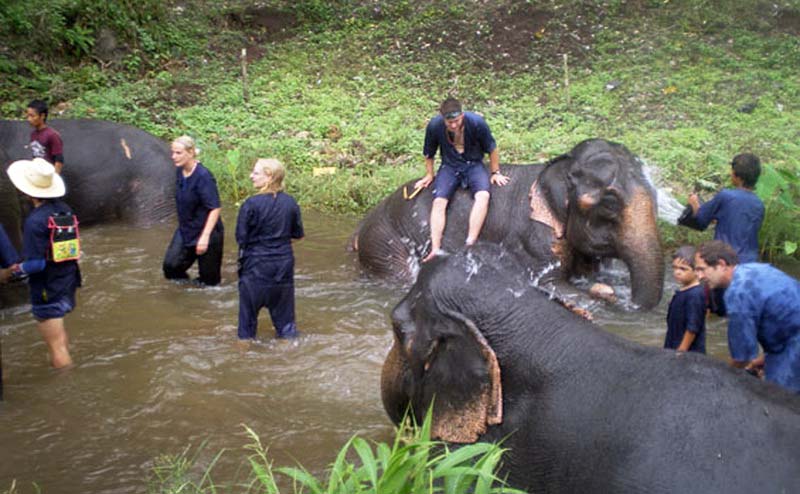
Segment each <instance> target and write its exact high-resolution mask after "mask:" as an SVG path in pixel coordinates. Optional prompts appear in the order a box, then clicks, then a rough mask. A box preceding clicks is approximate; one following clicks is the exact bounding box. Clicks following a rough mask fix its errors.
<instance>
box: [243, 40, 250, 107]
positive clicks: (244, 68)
mask: <svg viewBox="0 0 800 494" xmlns="http://www.w3.org/2000/svg"><path fill="white" fill-rule="evenodd" d="M242 98H243V99H244V102H245V103H247V102H249V101H250V95H249V94H248V93H247V48H242Z"/></svg>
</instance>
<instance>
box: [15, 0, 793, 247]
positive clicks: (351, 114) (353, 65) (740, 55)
mask: <svg viewBox="0 0 800 494" xmlns="http://www.w3.org/2000/svg"><path fill="white" fill-rule="evenodd" d="M44 1H45V3H46V4H48V5H53V6H58V5H62V6H63V5H66V4H70V5H71V7H70V8H69V9H66V7H64V8H60V9H59V8H53V9H50V10H48V11H47V14H41V13H39V14H34V13H32V11H31V12H29V11H28V9H25V8H23V2H22V1H21V0H11V1H10V2H6V3H5V4H4V5H3V6H0V15H2V16H3V19H4V20H7V21H8V22H6V23H4V24H3V26H5V27H0V31H2V30H5V31H2V32H3V33H12V32H13V33H17V35H16V36H19V33H22V32H32V30H34V29H35V26H36V25H37V24H36V23H37V22H38V21H37V19H38V18H37V15H39V16H41V15H47V16H61V17H63V18H64V20H63V21H61V25H64V26H67V27H69V28H75V29H77V31H75V32H73V33H72V34H71V35H73V36H77V38H80V34H81V33H83V34H84V35H86V33H88V32H89V30H93V31H92V32H94V33H97V30H98V28H99V26H100V25H101V24H102V22H101V21H100V20H101V19H104V16H107V15H108V13H109V12H115V11H117V10H119V11H125V12H127V13H126V14H125V16H127V17H125V16H123V17H121V18H120V19H112V20H109V21H108V22H107V23H106V24H108V25H110V26H112V28H113V29H114V30H115V32H117V35H118V37H119V38H120V39H122V40H126V43H127V45H126V46H128V48H129V50H128V51H126V52H125V53H124V54H123V56H122V58H121V59H120V60H119V61H118V62H117V63H116V65H115V66H114V67H115V70H107V69H106V68H104V67H99V66H98V65H95V64H93V63H87V61H86V60H85V58H84V61H83V62H82V63H80V64H77V65H73V66H72V67H64V66H59V67H58V70H54V71H51V70H49V69H48V68H47V67H46V66H43V65H42V64H38V63H34V62H32V61H30V60H25V59H24V58H16V57H11V56H10V55H8V54H4V53H0V73H3V75H4V76H5V75H8V77H7V78H6V77H4V80H5V81H8V82H7V83H0V100H2V101H4V103H3V104H2V105H0V111H2V112H3V115H5V116H13V117H15V118H17V116H18V115H19V112H20V111H21V110H22V109H23V105H24V104H25V103H26V101H27V99H29V97H30V96H31V95H33V94H36V95H40V94H49V95H50V96H51V97H52V98H53V99H64V100H69V102H70V103H71V105H72V106H71V109H70V110H69V112H68V114H67V116H73V117H77V116H88V117H93V118H107V119H111V120H116V121H121V122H126V123H130V124H133V125H136V126H139V127H142V128H144V129H146V130H149V131H151V132H153V133H155V134H156V135H159V136H161V137H164V138H166V139H171V138H173V137H174V136H176V135H180V134H182V133H188V134H190V135H192V136H194V137H195V138H197V139H198V141H200V142H202V143H203V147H204V151H205V153H204V156H203V160H204V163H205V164H206V165H208V166H209V167H210V168H211V169H212V170H213V171H214V172H215V173H217V176H218V177H219V183H220V187H221V189H223V195H224V196H225V197H226V198H227V199H228V200H232V201H240V200H242V199H243V198H244V197H246V196H247V195H249V194H250V191H251V185H250V183H249V180H248V179H247V177H248V175H249V170H250V167H251V166H252V163H253V161H254V160H255V158H257V157H260V156H265V157H266V156H272V157H276V158H278V159H280V160H282V161H283V162H284V163H285V164H286V165H287V167H288V171H289V174H288V184H289V185H288V187H289V191H290V192H291V193H293V194H295V195H296V196H297V197H298V199H300V201H301V204H302V205H303V206H304V207H307V206H310V207H315V208H318V209H325V210H329V211H343V212H352V213H357V214H361V213H363V212H364V211H365V210H366V209H368V208H369V207H371V206H373V205H374V204H375V203H377V201H378V200H379V199H380V198H381V197H382V196H383V195H384V194H386V193H387V192H389V191H391V190H393V189H394V188H395V187H397V186H398V185H399V184H401V183H402V182H404V181H405V180H408V179H410V178H414V177H417V176H420V175H421V174H422V173H423V161H422V158H421V156H420V151H421V146H422V138H423V131H424V126H425V123H426V121H427V119H428V118H430V117H431V116H432V115H434V114H435V113H436V108H437V106H438V103H439V101H440V100H441V99H442V98H443V96H444V95H446V94H454V95H456V96H458V97H459V98H460V99H461V100H462V101H463V102H464V104H465V106H466V108H467V109H470V110H475V111H478V112H480V113H482V114H483V115H484V116H485V117H486V119H487V121H488V123H489V124H490V126H491V127H492V131H493V133H494V135H495V138H496V140H497V142H498V145H499V148H500V152H501V159H502V161H503V162H517V163H532V162H539V161H542V160H544V159H547V158H550V157H553V156H555V155H558V154H560V153H563V152H565V151H567V150H569V149H570V148H571V147H572V146H573V145H574V144H576V143H577V142H578V141H579V140H581V139H584V138H588V137H595V136H600V137H605V138H608V139H611V140H615V141H618V142H621V143H623V144H625V145H627V146H628V147H629V148H630V149H631V150H632V151H633V152H635V153H636V154H638V155H640V156H641V157H643V158H644V159H645V160H646V161H647V162H648V163H650V164H651V165H652V166H655V167H657V168H659V169H660V170H661V173H660V175H661V177H663V179H664V181H665V182H666V184H667V185H669V186H670V187H672V188H673V189H674V190H682V191H689V190H691V189H692V188H693V187H694V185H695V183H697V182H698V181H705V182H710V183H712V184H714V185H716V186H717V187H722V186H724V185H726V181H727V175H728V171H727V164H728V163H729V161H730V158H731V157H732V156H733V155H735V154H737V153H739V152H743V151H750V152H754V153H756V154H758V155H759V156H760V157H761V159H762V162H764V163H767V164H768V166H769V167H772V168H774V169H775V170H776V171H779V173H780V176H781V177H783V180H785V181H786V184H784V185H783V186H782V187H783V189H782V190H790V191H793V190H796V184H797V181H798V178H797V176H798V175H797V174H798V172H797V170H798V168H797V166H798V165H797V161H796V157H797V156H800V140H798V139H797V135H796V124H795V122H797V121H798V120H800V107H798V105H797V104H796V102H797V101H799V100H800V80H798V78H797V77H796V75H797V74H796V67H798V66H800V38H798V37H797V36H793V35H791V34H786V33H784V31H781V30H780V29H779V27H778V26H777V25H776V20H775V19H776V15H775V12H773V11H772V10H770V11H769V12H766V11H764V9H762V8H761V6H760V4H758V3H752V2H747V1H745V0H704V1H702V2H691V1H689V0H671V1H669V2H663V1H636V2H623V1H607V2H602V3H599V2H586V1H584V0H550V1H548V2H539V3H525V4H524V5H523V4H521V3H520V2H515V1H512V0H500V1H499V2H495V3H494V4H491V5H488V4H487V5H485V6H483V8H484V10H486V11H487V12H486V14H487V16H490V17H491V16H494V17H495V18H497V19H498V21H497V22H496V23H493V25H492V26H486V25H485V22H484V21H482V20H480V19H477V18H475V17H474V15H473V13H472V10H471V9H469V8H467V6H465V5H461V4H453V3H452V2H444V1H443V0H431V1H427V2H416V3H415V2H408V1H403V0H377V1H370V2H366V1H363V0H336V1H333V2H321V1H319V0H300V1H297V2H291V1H288V0H275V1H272V2H267V3H266V4H264V8H265V9H266V10H265V11H264V12H262V14H263V15H267V16H268V15H269V13H270V12H273V11H274V12H279V13H284V14H286V13H288V14H291V15H293V16H294V19H295V20H296V24H295V28H294V30H293V31H290V34H291V33H293V34H294V36H289V37H288V38H287V39H281V40H279V41H272V40H270V39H269V38H265V36H267V35H268V34H270V32H272V31H271V28H264V27H260V26H253V27H251V28H248V27H244V28H242V29H244V31H232V30H230V29H229V28H230V26H229V25H227V24H225V22H224V19H226V16H227V15H228V14H235V13H237V12H238V13H242V12H244V9H246V8H248V7H250V8H253V4H252V3H251V2H245V1H232V2H226V3H224V4H213V5H212V4H207V3H203V2H200V3H192V2H190V3H189V4H186V5H185V6H184V5H183V4H181V6H182V7H184V8H171V7H170V4H161V3H159V4H158V5H155V3H158V2H155V0H147V1H146V2H144V3H142V4H141V5H142V6H141V7H139V6H138V4H137V6H135V7H132V8H131V9H129V11H128V10H125V9H118V8H115V6H118V5H119V2H122V1H123V0H115V1H113V2H110V3H108V4H103V5H100V4H99V3H98V2H95V1H93V0H81V1H75V0H70V1H68V0H44ZM151 4H153V5H151ZM148 6H151V7H153V8H152V9H149V8H148ZM259 8H260V7H259ZM770 8H771V9H773V10H775V9H790V10H789V12H792V10H791V9H794V11H795V12H796V11H797V10H798V9H800V5H798V4H797V2H796V1H795V0H793V1H791V2H785V1H784V2H778V3H776V4H775V5H774V6H772V7H770ZM67 10H69V11H70V12H73V13H77V14H79V15H75V16H71V17H70V16H67V15H65V12H66V11H67ZM536 12H542V13H546V14H547V15H548V16H549V17H547V19H546V23H545V24H544V28H545V29H544V31H542V32H541V33H538V35H537V36H533V35H532V34H531V36H530V39H517V40H515V42H514V45H513V46H514V47H515V48H514V49H516V50H517V51H518V53H516V55H517V56H519V55H520V54H521V55H524V56H523V57H521V58H519V60H522V61H531V60H536V64H535V65H532V66H529V65H521V66H520V65H519V63H523V62H518V63H517V64H516V65H514V64H512V65H509V66H506V67H504V68H497V67H493V66H491V65H490V64H487V59H491V58H492V57H493V56H495V55H497V53H496V52H497V51H498V50H500V48H497V47H498V46H499V44H492V43H497V42H499V41H501V38H502V36H504V35H507V34H508V33H513V32H514V31H515V29H517V30H518V29H520V28H523V27H524V26H522V25H520V26H516V25H515V24H514V23H515V22H516V21H517V17H522V18H523V19H527V18H525V17H524V16H528V15H530V16H532V15H533V14H535V13H536ZM575 12H579V13H580V14H581V15H580V16H576V15H574V13H575ZM89 17H91V19H89ZM525 22H528V21H527V20H526V21H525ZM531 22H533V21H531ZM580 22H584V24H580ZM503 23H505V24H503ZM122 24H124V25H125V27H124V29H123V28H122ZM501 24H503V25H505V27H507V28H508V29H505V28H503V29H501V28H500V25H501ZM559 26H568V27H569V28H570V29H571V31H568V32H558V31H556V30H557V29H559ZM81 29H82V30H83V31H81ZM237 29H238V28H237ZM26 30H27V31H26ZM476 31H481V33H482V34H481V35H478V34H476ZM589 32H591V36H589V35H588V33H589ZM120 33H122V34H120ZM542 33H543V34H542ZM556 33H557V34H556ZM488 35H492V36H495V38H493V39H494V41H493V42H492V43H488V44H485V43H484V40H483V39H482V36H488ZM573 35H575V36H578V37H579V38H580V43H578V44H576V42H574V41H573V40H574V39H575V38H574V37H573ZM48 36H50V38H48ZM52 36H60V37H61V38H60V39H59V40H58V41H55V42H52V41H53V38H52ZM63 36H64V31H63V30H60V31H59V32H58V33H51V34H47V36H44V37H43V40H47V39H49V40H50V41H48V43H49V45H48V46H50V47H62V48H65V49H67V51H69V50H70V49H72V50H73V53H72V54H69V53H67V54H65V56H69V57H73V58H74V57H76V56H78V55H77V53H80V52H81V51H85V50H86V46H87V45H86V44H85V43H84V44H83V45H81V42H80V41H79V40H77V38H76V40H73V43H72V44H69V43H67V42H66V41H64V39H63ZM18 41H19V39H17V40H16V41H15V43H16V42H18ZM37 42H38V41H37ZM583 43H586V45H585V47H584V46H583V45H582V44H583ZM17 46H22V44H18V45H17ZM82 46H83V48H82ZM241 46H249V47H254V48H256V53H259V55H260V56H261V58H260V59H257V60H253V61H251V62H250V63H249V65H248V75H249V88H248V89H249V94H250V98H249V101H248V102H247V103H245V102H244V99H243V92H242V85H241V80H240V78H239V74H240V66H239V63H240V62H239V60H238V58H236V57H231V54H232V53H238V50H239V49H240V47H241ZM70 47H72V48H70ZM201 47H202V48H206V49H204V50H202V51H201V50H200V48H201ZM220 47H222V48H220ZM576 47H577V48H579V50H578V53H576V52H575V50H576ZM503 49H509V48H508V47H505V48H503ZM259 50H260V51H259ZM62 51H63V50H62ZM565 51H567V52H570V53H571V56H570V58H569V62H568V74H569V85H568V86H567V85H566V84H565V79H564V67H563V58H562V56H561V55H562V53H564V52H565ZM189 53H192V54H193V56H187V54H189ZM512 55H514V54H513V53H512ZM495 61H496V59H495ZM612 81H615V84H614V85H612V86H613V88H612V89H607V85H608V84H609V83H610V82H612ZM321 167H333V168H335V170H336V171H335V172H334V174H333V175H326V176H324V177H319V176H317V177H315V176H314V175H313V173H314V169H317V168H321ZM792 187H795V188H792ZM791 193H793V194H794V192H791ZM762 197H764V198H765V202H767V201H768V197H767V196H762ZM793 197H795V199H796V195H795V196H793ZM769 207H770V212H768V217H767V221H766V222H765V225H764V231H763V232H762V248H763V250H764V252H765V253H767V254H768V255H776V254H778V253H779V252H783V253H788V252H790V251H791V250H792V245H793V244H792V242H796V241H797V238H798V236H800V235H798V232H797V228H796V227H795V226H794V225H795V224H797V222H796V221H794V218H795V216H794V215H795V214H796V212H795V211H794V210H793V209H792V208H791V207H788V206H786V205H785V204H784V202H780V201H777V202H775V204H773V205H771V206H769ZM778 207H782V208H785V209H784V210H780V211H779V210H778ZM786 208H788V209H786ZM779 212H780V214H781V215H786V217H788V218H790V219H788V220H783V219H782V218H783V217H782V216H781V217H776V216H777V215H778V213H779ZM773 213H774V214H773ZM678 236H679V237H680V234H679V235H678ZM787 242H788V243H787ZM794 255H795V256H798V253H797V251H796V250H795V254H794Z"/></svg>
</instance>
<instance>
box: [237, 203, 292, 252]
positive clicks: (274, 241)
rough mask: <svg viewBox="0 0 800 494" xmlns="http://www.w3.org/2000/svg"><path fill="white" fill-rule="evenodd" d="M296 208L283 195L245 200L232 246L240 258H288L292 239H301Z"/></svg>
mask: <svg viewBox="0 0 800 494" xmlns="http://www.w3.org/2000/svg"><path fill="white" fill-rule="evenodd" d="M303 235H304V233H303V221H302V219H301V217H300V206H298V205H297V202H296V201H295V200H294V198H293V197H292V196H290V195H288V194H286V193H284V192H278V193H277V194H258V195H256V196H253V197H251V198H249V199H247V200H246V201H245V202H244V204H242V208H241V209H240V210H239V217H238V218H237V221H236V242H237V243H238V244H239V252H240V253H241V256H243V257H250V256H258V257H270V258H282V257H292V256H293V254H292V239H293V238H303Z"/></svg>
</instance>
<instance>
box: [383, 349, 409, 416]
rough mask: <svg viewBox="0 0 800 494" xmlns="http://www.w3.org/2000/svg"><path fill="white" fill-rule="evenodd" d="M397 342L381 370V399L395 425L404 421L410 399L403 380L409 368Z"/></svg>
mask: <svg viewBox="0 0 800 494" xmlns="http://www.w3.org/2000/svg"><path fill="white" fill-rule="evenodd" d="M398 347H399V344H398V343H397V341H395V342H394V344H393V345H392V349H391V350H389V354H388V355H387V356H386V360H385V361H384V363H383V369H382V370H381V399H382V401H383V407H384V408H385V409H386V413H387V414H388V415H389V418H390V419H391V420H392V422H394V423H395V424H399V423H400V422H401V421H402V420H403V415H404V414H405V412H406V408H407V407H408V404H409V401H410V398H409V396H408V394H406V393H405V391H404V390H403V378H404V376H405V373H406V371H407V367H406V365H405V363H404V360H403V358H402V356H401V353H400V352H401V350H400V349H399V348H398Z"/></svg>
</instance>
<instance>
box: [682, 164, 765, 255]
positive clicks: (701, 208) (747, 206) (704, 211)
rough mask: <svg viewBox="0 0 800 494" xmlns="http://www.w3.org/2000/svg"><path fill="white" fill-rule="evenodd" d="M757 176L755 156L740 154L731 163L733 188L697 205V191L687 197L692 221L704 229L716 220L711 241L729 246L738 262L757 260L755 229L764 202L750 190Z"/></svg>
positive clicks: (759, 167)
mask: <svg viewBox="0 0 800 494" xmlns="http://www.w3.org/2000/svg"><path fill="white" fill-rule="evenodd" d="M759 175H761V162H760V161H759V159H758V156H756V155H754V154H749V153H744V154H739V155H736V156H735V157H734V158H733V161H732V162H731V182H733V185H734V186H735V187H736V188H735V189H723V190H722V191H720V192H719V193H718V194H717V195H716V196H714V198H713V199H711V200H710V201H708V202H707V203H705V204H703V205H700V200H699V199H698V197H697V194H692V195H690V196H689V205H690V206H691V207H692V211H693V212H694V216H695V220H696V224H697V226H698V227H700V228H701V229H703V230H705V229H706V228H708V225H709V224H711V222H712V221H714V220H716V222H717V226H716V227H715V228H714V240H722V241H723V242H725V243H727V244H729V245H731V246H732V247H733V248H734V249H735V250H736V254H737V255H738V256H739V262H741V263H746V262H758V231H759V230H760V229H761V223H762V222H763V221H764V203H763V202H761V199H759V198H758V196H757V195H756V194H755V193H754V192H753V189H754V188H755V186H756V182H758V177H759Z"/></svg>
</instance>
